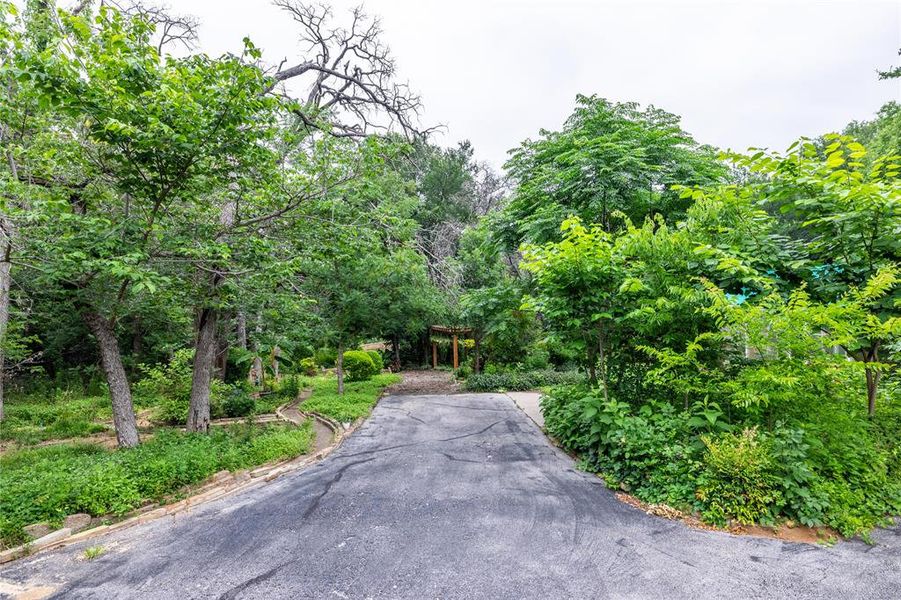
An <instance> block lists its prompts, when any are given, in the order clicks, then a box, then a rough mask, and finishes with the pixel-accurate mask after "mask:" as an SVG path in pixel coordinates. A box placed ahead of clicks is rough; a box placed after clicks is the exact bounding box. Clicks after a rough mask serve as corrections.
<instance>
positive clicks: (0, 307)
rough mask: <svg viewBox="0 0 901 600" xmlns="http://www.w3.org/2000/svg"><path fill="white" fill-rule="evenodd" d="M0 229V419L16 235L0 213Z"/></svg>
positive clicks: (9, 157) (12, 167)
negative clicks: (0, 245)
mask: <svg viewBox="0 0 901 600" xmlns="http://www.w3.org/2000/svg"><path fill="white" fill-rule="evenodd" d="M0 134H3V135H0V138H5V137H6V130H5V128H4V129H0ZM6 158H7V160H8V161H9V171H10V174H11V175H12V178H13V181H17V180H18V179H19V171H18V167H17V165H16V160H15V158H14V157H13V154H12V152H7V153H6ZM0 229H2V234H3V237H4V238H5V239H4V243H3V261H2V262H0V421H2V420H3V414H4V410H3V398H4V393H5V388H4V386H3V384H4V382H5V380H6V375H5V372H4V371H5V370H6V330H7V326H8V325H9V291H10V289H11V287H12V279H11V275H12V274H11V272H10V271H11V267H12V263H11V262H10V258H11V256H12V251H13V239H14V238H15V236H16V228H15V225H13V223H12V221H10V220H9V219H7V218H6V216H5V215H0Z"/></svg>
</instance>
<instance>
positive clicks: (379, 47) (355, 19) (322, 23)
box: [267, 0, 424, 137]
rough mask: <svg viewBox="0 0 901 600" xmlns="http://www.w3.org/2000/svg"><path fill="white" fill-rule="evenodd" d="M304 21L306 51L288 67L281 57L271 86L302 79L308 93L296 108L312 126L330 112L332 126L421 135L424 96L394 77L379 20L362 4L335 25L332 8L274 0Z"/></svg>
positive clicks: (359, 133) (349, 131)
mask: <svg viewBox="0 0 901 600" xmlns="http://www.w3.org/2000/svg"><path fill="white" fill-rule="evenodd" d="M274 4H275V5H276V6H277V7H279V8H281V9H282V10H284V11H285V12H287V13H288V14H289V15H290V16H291V18H292V19H293V20H294V21H295V22H296V23H297V24H299V25H300V36H299V39H300V42H301V44H302V46H303V47H304V52H305V54H306V55H307V56H306V57H305V59H304V60H302V61H299V62H298V63H297V64H295V65H293V66H289V67H284V64H285V63H286V62H287V61H286V60H285V61H282V63H281V65H279V68H278V69H277V70H276V71H275V73H273V75H272V84H271V87H270V88H269V90H267V91H271V90H272V89H274V88H275V86H276V85H278V84H280V83H283V82H286V81H288V80H292V79H293V80H297V79H302V80H303V81H304V82H305V83H306V85H307V88H306V94H305V96H306V98H305V99H304V101H303V104H302V106H301V107H299V108H298V110H297V111H295V112H297V113H298V116H299V117H300V119H301V121H302V122H303V123H304V124H305V125H307V126H310V127H312V126H314V125H315V124H316V123H317V122H318V121H319V120H320V119H321V118H322V117H326V118H327V120H328V122H329V125H330V129H331V132H332V133H333V134H335V135H339V136H346V137H363V136H366V135H368V134H370V133H372V132H374V131H383V132H390V131H399V132H400V133H403V134H404V135H407V136H409V137H412V136H419V135H422V134H423V133H424V132H423V131H422V130H421V129H420V127H419V123H418V119H419V111H420V109H421V107H422V104H421V99H420V97H419V96H418V95H416V94H415V93H413V92H412V91H411V90H410V87H409V86H408V85H407V84H406V83H399V82H397V81H396V80H395V63H394V58H393V57H392V56H391V53H390V51H389V49H388V47H387V46H385V45H384V44H383V43H382V41H381V37H382V29H381V25H380V23H379V20H378V19H376V18H370V17H369V16H368V15H366V13H365V12H363V9H362V8H361V7H357V8H354V9H353V10H351V12H350V24H349V25H348V26H346V27H342V26H339V25H333V24H332V21H333V15H332V11H331V9H330V8H329V7H328V6H326V5H324V4H313V3H308V2H304V1H302V0H274Z"/></svg>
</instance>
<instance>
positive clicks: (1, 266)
mask: <svg viewBox="0 0 901 600" xmlns="http://www.w3.org/2000/svg"><path fill="white" fill-rule="evenodd" d="M3 221H4V223H3V226H4V227H3V231H4V232H5V233H6V235H7V236H9V233H8V232H9V230H8V229H7V228H6V222H5V221H6V219H3ZM11 253H12V240H11V239H7V242H6V244H5V245H4V248H3V260H2V262H0V421H2V420H3V394H4V387H3V383H4V381H5V380H6V374H5V373H4V369H5V367H6V348H5V345H6V329H7V325H8V324H9V290H10V286H11V284H12V280H11V279H10V267H11V266H12V264H11V263H10V262H9V258H10V254H11Z"/></svg>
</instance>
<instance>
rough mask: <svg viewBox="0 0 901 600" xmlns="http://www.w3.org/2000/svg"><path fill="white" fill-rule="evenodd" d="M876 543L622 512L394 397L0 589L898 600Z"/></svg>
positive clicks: (438, 404)
mask: <svg viewBox="0 0 901 600" xmlns="http://www.w3.org/2000/svg"><path fill="white" fill-rule="evenodd" d="M874 538H875V541H876V544H875V545H873V546H867V545H865V544H863V543H861V542H843V543H840V544H838V545H836V546H835V547H832V548H825V547H818V546H811V545H803V544H793V543H787V542H781V541H776V540H768V539H762V538H751V537H735V536H731V535H728V534H724V533H717V532H709V531H699V530H693V529H688V528H686V527H685V526H684V525H682V524H680V523H676V522H672V521H667V520H664V519H660V518H657V517H652V516H648V515H646V514H644V513H643V512H641V511H638V510H636V509H633V508H631V507H629V506H627V505H624V504H622V503H620V502H619V501H618V500H616V499H615V498H614V496H613V493H612V492H610V491H608V490H606V489H605V488H604V486H603V485H602V484H601V482H600V480H599V479H598V478H596V477H594V476H591V475H588V474H585V473H581V472H579V471H577V470H576V469H575V466H574V464H573V462H572V460H571V459H570V458H569V457H567V456H566V455H565V454H563V453H562V452H560V451H558V450H557V449H555V448H554V447H553V446H551V445H550V444H549V443H548V441H547V439H546V438H545V437H544V435H543V434H542V433H541V431H540V430H539V429H538V427H537V426H536V425H535V424H534V423H533V422H532V421H530V420H529V419H528V417H526V416H525V414H523V413H522V412H521V411H520V410H519V409H518V408H517V407H516V406H515V405H514V404H513V402H512V401H511V400H510V399H509V398H508V397H506V396H503V395H496V394H494V395H493V394H481V395H452V396H389V397H387V398H385V399H383V400H382V401H381V403H380V404H379V405H378V406H377V407H376V409H375V411H374V412H373V414H372V416H371V418H370V419H369V421H368V422H367V423H366V424H365V425H364V426H363V427H362V428H360V429H359V430H358V431H357V432H356V433H355V434H353V435H352V436H351V437H350V438H349V439H348V440H347V441H346V442H345V443H344V444H343V446H342V447H341V448H339V449H338V450H337V451H336V452H335V453H333V454H332V455H330V456H329V457H328V458H326V459H325V460H324V461H322V462H321V463H319V464H318V465H316V466H314V467H311V468H310V469H307V470H306V471H301V472H297V473H293V474H290V475H287V476H285V477H283V478H281V479H279V480H276V481H275V482H273V483H272V484H270V485H268V486H264V487H260V488H256V489H253V490H251V491H248V492H246V493H244V494H240V495H236V496H233V497H230V498H226V499H222V500H219V501H216V502H212V503H210V504H207V505H204V506H201V507H198V508H197V509H195V510H193V511H191V512H189V513H186V514H182V515H178V516H176V517H174V518H166V519H163V520H159V521H155V522H151V523H148V524H146V525H142V526H139V527H135V528H131V529H128V530H125V531H122V532H119V533H116V534H113V535H111V536H108V537H106V538H100V539H98V540H92V541H91V542H87V543H84V544H81V545H80V546H73V547H70V548H65V549H62V550H59V551H56V552H50V553H46V554H39V555H36V556H34V557H31V558H28V559H24V560H21V561H18V562H16V563H13V564H12V565H10V566H7V567H6V568H5V569H4V570H3V571H0V578H2V579H3V580H4V582H5V584H6V585H7V586H9V585H15V586H19V588H20V589H21V588H23V587H24V586H25V585H26V584H28V585H34V586H37V585H44V586H49V587H52V588H54V589H55V590H56V593H57V597H60V598H166V599H169V598H416V599H424V598H843V599H850V598H867V599H869V600H872V599H878V598H885V599H889V598H893V599H896V598H901V530H899V529H892V530H883V531H879V532H877V533H876V534H875V535H874ZM97 545H102V546H104V548H105V550H106V551H105V553H104V554H102V555H101V556H100V557H98V558H95V559H94V560H92V561H87V560H85V559H84V558H83V554H84V551H85V547H86V546H97ZM0 589H3V588H0Z"/></svg>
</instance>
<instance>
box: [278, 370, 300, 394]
mask: <svg viewBox="0 0 901 600" xmlns="http://www.w3.org/2000/svg"><path fill="white" fill-rule="evenodd" d="M276 391H277V393H278V395H279V396H281V397H282V398H284V399H286V400H294V399H295V398H297V396H298V394H300V380H299V379H298V378H297V376H296V375H287V376H285V377H283V378H282V380H281V381H280V382H278V389H277V390H276Z"/></svg>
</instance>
